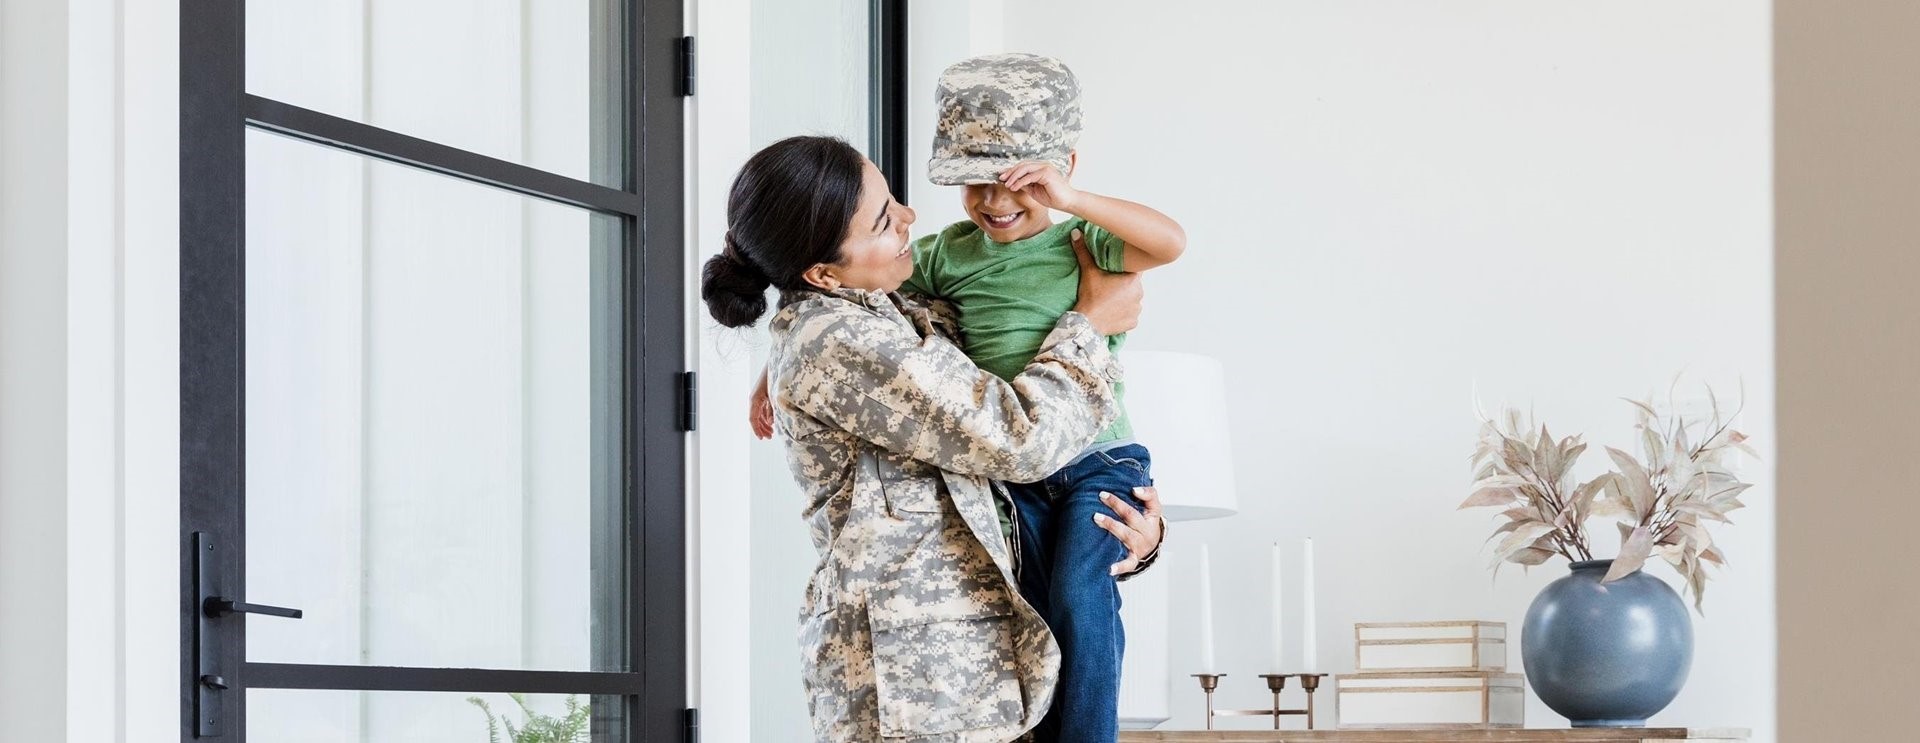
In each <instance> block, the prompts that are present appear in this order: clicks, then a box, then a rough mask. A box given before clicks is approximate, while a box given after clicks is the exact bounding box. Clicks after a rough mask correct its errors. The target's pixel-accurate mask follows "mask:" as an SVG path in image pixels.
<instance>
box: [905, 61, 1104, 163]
mask: <svg viewBox="0 0 1920 743" xmlns="http://www.w3.org/2000/svg"><path fill="white" fill-rule="evenodd" d="M934 96H935V100H934V106H935V108H936V110H937V111H938V115H939V117H940V119H939V122H938V123H936V124H935V125H934V129H933V159H931V160H929V161H927V180H930V181H933V182H934V183H935V184H936V185H941V186H961V185H966V184H970V183H993V182H995V181H997V180H999V176H1000V173H1002V172H1003V171H1005V170H1006V169H1007V168H1010V167H1013V165H1014V164H1015V163H1018V162H1020V161H1022V160H1046V161H1048V162H1051V163H1053V164H1054V166H1055V167H1058V168H1060V171H1061V172H1063V173H1064V172H1067V170H1068V169H1069V165H1068V160H1067V155H1068V154H1069V153H1071V152H1072V151H1073V147H1074V144H1075V143H1077V142H1078V141H1079V140H1080V81H1079V80H1077V79H1075V78H1074V76H1073V71H1072V70H1069V69H1067V66H1066V65H1064V64H1061V63H1060V60H1057V59H1053V58H1051V57H1042V56H1040V55H1037V54H989V55H987V56H984V57H974V58H972V59H966V60H961V61H960V62H956V63H954V65H953V66H952V67H948V68H947V69H946V71H945V72H942V73H940V82H939V84H938V85H937V86H935V88H934Z"/></svg>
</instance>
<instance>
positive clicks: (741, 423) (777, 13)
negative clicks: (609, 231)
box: [701, 0, 911, 741]
mask: <svg viewBox="0 0 1920 743" xmlns="http://www.w3.org/2000/svg"><path fill="white" fill-rule="evenodd" d="M752 6H753V18H752V27H753V28H754V29H758V30H759V32H757V33H755V34H754V35H753V47H752V55H751V57H752V75H753V82H752V88H751V90H752V92H751V100H752V115H751V117H750V121H751V127H750V131H751V137H752V140H751V141H752V147H753V148H754V149H755V150H758V149H759V148H761V147H765V146H767V145H769V144H772V143H774V142H775V141H778V140H781V139H785V138H787V137H791V136H794V135H799V134H820V135H829V136H835V137H840V138H842V139H845V140H847V142H849V143H850V144H852V145H853V146H854V147H856V148H860V149H862V150H865V149H866V147H867V141H868V132H867V112H868V105H867V95H868V93H867V81H868V78H869V76H868V74H867V65H868V62H867V25H868V24H867V3H866V2H864V0H815V1H814V2H805V3H796V2H791V1H790V0H753V3H752ZM769 29H771V30H772V31H769ZM909 93H911V91H909ZM737 171H738V168H737V167H736V168H734V169H733V170H728V171H724V172H717V173H709V174H708V175H709V177H714V178H719V179H723V180H725V181H727V182H728V183H731V181H732V179H733V175H734V173H735V172H737ZM717 206H719V207H720V208H721V209H724V208H725V204H724V203H722V204H719V205H717ZM701 320H702V322H703V324H704V325H705V326H706V327H708V328H709V329H711V331H712V335H711V339H712V345H713V346H714V348H715V350H716V352H718V353H719V354H721V355H722V356H723V357H726V358H727V359H729V361H730V362H732V363H734V364H737V365H739V366H742V367H750V368H753V369H759V368H761V365H762V364H763V363H764V361H765V353H766V345H767V341H766V322H764V321H763V322H761V323H760V324H759V325H758V326H757V327H755V328H753V329H752V330H751V331H746V332H742V331H732V330H727V329H724V328H720V327H719V326H718V325H716V324H715V323H714V322H713V321H712V319H711V318H709V317H707V316H706V314H705V308H704V307H702V308H701ZM748 379H750V377H747V378H743V381H741V382H740V383H739V384H736V385H735V386H733V387H730V388H727V389H724V390H721V391H720V393H721V394H726V395H732V396H734V398H735V399H737V400H740V401H741V402H744V401H745V397H746V394H747V392H748V387H747V386H746V385H747V384H748V383H749V382H748V381H746V380H748ZM745 410H746V409H745V407H744V405H743V406H741V407H740V409H739V412H738V413H737V414H735V415H733V416H731V417H726V418H720V417H710V418H708V419H707V420H706V422H705V424H704V425H705V426H706V431H707V434H706V435H707V436H709V437H728V436H733V437H743V436H745V435H746V432H747V427H746V415H745ZM751 446H752V453H751V458H750V463H751V466H750V469H751V473H752V497H751V501H750V503H748V504H747V506H748V511H747V513H746V520H747V521H748V523H749V533H750V534H751V535H752V548H751V551H752V555H751V558H750V559H751V577H750V578H749V579H748V585H749V588H750V590H751V592H752V620H751V621H752V642H751V652H752V689H751V696H752V699H753V739H754V740H759V741H785V740H795V739H797V737H798V736H800V735H801V734H802V732H803V731H805V730H808V729H809V728H808V722H807V706H806V698H805V696H804V695H803V694H802V693H801V686H800V651H799V649H798V647H799V645H798V640H797V639H796V636H797V633H798V632H799V619H798V612H799V609H800V594H801V590H802V588H803V587H804V586H805V585H806V581H807V576H808V575H810V574H811V573H812V572H813V567H814V565H815V563H816V562H817V561H818V557H817V555H816V553H815V551H814V548H813V543H812V541H811V540H810V539H809V538H808V537H807V526H806V523H805V522H803V521H801V520H800V512H801V509H803V508H804V507H805V506H806V501H805V499H804V498H803V497H802V496H801V494H800V490H799V488H798V487H797V486H795V485H794V482H793V474H792V472H791V471H790V470H788V468H787V459H786V450H785V449H784V447H783V446H782V445H781V443H780V441H779V440H778V439H775V440H774V441H754V442H753V443H752V444H751Z"/></svg>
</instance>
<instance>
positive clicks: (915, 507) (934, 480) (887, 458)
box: [874, 453, 946, 518]
mask: <svg viewBox="0 0 1920 743" xmlns="http://www.w3.org/2000/svg"><path fill="white" fill-rule="evenodd" d="M874 474H875V476H876V479H878V480H879V481H880V490H881V491H882V492H883V493H884V494H885V495H886V498H887V512H888V513H890V514H892V515H893V516H894V517H896V518H898V517H900V515H901V514H906V513H940V512H941V511H942V510H944V509H945V507H944V506H942V505H941V503H940V500H941V496H942V494H943V493H944V489H945V487H946V484H945V481H944V480H942V479H941V477H940V471H939V470H938V469H935V468H933V467H932V466H931V465H927V464H924V463H921V462H915V461H913V460H910V459H905V458H904V457H901V456H899V455H896V454H892V453H887V454H882V455H880V456H879V457H877V458H876V461H875V463H874Z"/></svg>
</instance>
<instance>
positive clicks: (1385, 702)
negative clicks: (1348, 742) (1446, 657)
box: [1334, 671, 1527, 730]
mask: <svg viewBox="0 0 1920 743" xmlns="http://www.w3.org/2000/svg"><path fill="white" fill-rule="evenodd" d="M1526 689H1527V687H1526V680H1525V678H1524V677H1522V676H1521V675H1520V674H1517V673H1490V672H1485V671H1444V672H1438V673H1434V672H1426V673H1351V674H1343V675H1340V676H1335V677H1334V707H1335V713H1334V714H1335V715H1336V716H1337V717H1338V718H1339V721H1340V729H1342V730H1392V729H1405V728H1424V729H1432V728H1462V729H1474V728H1517V727H1521V726H1523V725H1525V724H1526V709H1527V691H1526Z"/></svg>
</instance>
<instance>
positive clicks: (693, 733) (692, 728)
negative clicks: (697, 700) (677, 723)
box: [681, 708, 700, 743]
mask: <svg viewBox="0 0 1920 743" xmlns="http://www.w3.org/2000/svg"><path fill="white" fill-rule="evenodd" d="M685 713H686V714H685V715H683V716H682V718H681V719H682V720H683V721H684V722H685V723H686V726H687V735H686V737H685V738H683V739H682V740H683V741H684V743H700V710H699V709H698V708H695V709H689V710H685Z"/></svg>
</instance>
